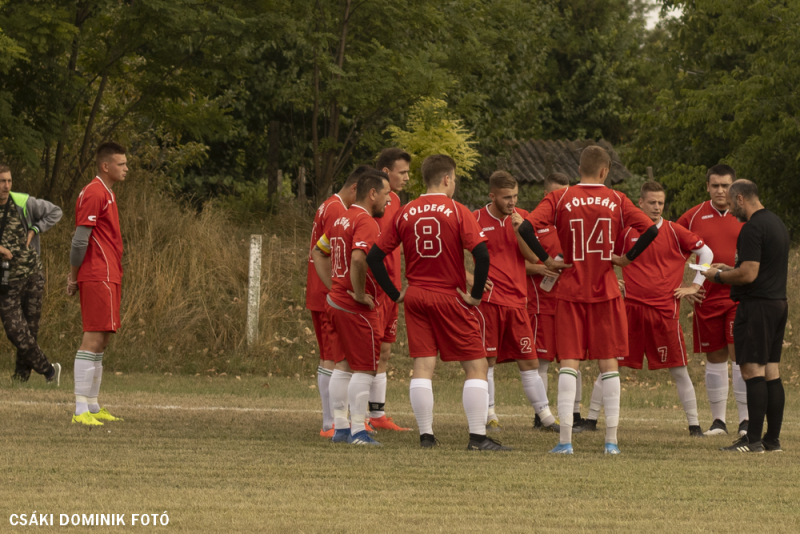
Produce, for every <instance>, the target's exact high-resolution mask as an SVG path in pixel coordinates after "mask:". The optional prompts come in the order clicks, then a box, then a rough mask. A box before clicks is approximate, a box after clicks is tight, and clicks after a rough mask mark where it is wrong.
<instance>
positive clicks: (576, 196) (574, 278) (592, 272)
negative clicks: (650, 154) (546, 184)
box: [528, 184, 653, 302]
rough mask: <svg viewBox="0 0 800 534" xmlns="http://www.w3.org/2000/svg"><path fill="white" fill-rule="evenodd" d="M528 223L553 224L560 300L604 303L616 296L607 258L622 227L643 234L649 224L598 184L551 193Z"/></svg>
mask: <svg viewBox="0 0 800 534" xmlns="http://www.w3.org/2000/svg"><path fill="white" fill-rule="evenodd" d="M528 220H529V221H530V222H531V224H532V225H533V227H534V228H543V227H546V226H548V225H553V226H555V227H556V229H557V231H558V239H559V241H560V242H561V250H562V251H563V254H564V261H565V262H566V263H571V264H572V268H571V269H565V270H564V271H563V272H562V273H561V276H560V277H559V280H558V283H559V285H560V286H561V287H560V288H559V290H558V298H560V299H562V300H568V301H571V302H603V301H606V300H611V299H614V298H617V297H619V296H620V292H619V287H618V286H617V276H616V274H614V265H613V264H612V263H611V255H612V253H613V252H614V243H615V242H616V241H617V239H618V236H620V235H621V234H622V230H623V229H624V228H625V227H626V226H632V227H634V228H635V229H637V230H639V231H640V232H642V233H644V232H645V231H646V230H647V229H648V228H650V227H651V226H653V221H651V220H650V218H649V217H648V216H647V215H645V214H644V213H643V212H642V210H640V209H639V208H637V207H636V206H634V205H633V202H631V201H630V200H628V197H626V196H625V195H624V194H622V193H619V192H618V191H614V190H613V189H609V188H607V187H606V186H604V185H602V184H598V185H593V184H578V185H576V186H572V187H567V188H565V189H559V190H557V191H553V192H552V193H550V194H549V195H547V196H546V197H544V200H542V202H541V203H540V204H539V205H538V206H537V207H536V209H535V210H534V211H533V213H531V215H530V217H528Z"/></svg>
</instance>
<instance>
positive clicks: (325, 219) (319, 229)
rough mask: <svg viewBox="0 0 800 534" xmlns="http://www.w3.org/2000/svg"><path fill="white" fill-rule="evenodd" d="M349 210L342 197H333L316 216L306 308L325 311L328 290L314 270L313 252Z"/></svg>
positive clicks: (309, 256) (312, 229) (309, 258)
mask: <svg viewBox="0 0 800 534" xmlns="http://www.w3.org/2000/svg"><path fill="white" fill-rule="evenodd" d="M346 211H347V208H346V207H345V205H344V201H343V200H342V197H340V196H339V195H333V196H331V197H330V198H329V199H328V200H326V201H325V202H323V203H322V205H321V206H320V207H319V209H317V213H316V215H314V226H312V227H311V246H310V247H309V249H308V273H306V308H308V309H309V310H313V311H318V312H324V311H325V297H327V296H328V288H327V287H325V284H323V283H322V280H320V279H319V276H318V275H317V270H316V269H315V268H314V260H312V259H311V251H312V250H314V245H316V244H317V241H319V238H320V237H322V236H323V235H325V234H326V233H327V232H329V231H330V229H331V226H333V222H334V221H335V220H336V219H338V218H339V217H341V216H342V215H343V214H344V212H346Z"/></svg>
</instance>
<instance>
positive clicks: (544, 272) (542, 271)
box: [525, 245, 558, 277]
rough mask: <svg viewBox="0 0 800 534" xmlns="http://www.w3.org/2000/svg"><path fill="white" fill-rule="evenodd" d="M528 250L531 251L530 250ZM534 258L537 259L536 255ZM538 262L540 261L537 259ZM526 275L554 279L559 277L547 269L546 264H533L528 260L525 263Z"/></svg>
mask: <svg viewBox="0 0 800 534" xmlns="http://www.w3.org/2000/svg"><path fill="white" fill-rule="evenodd" d="M526 246H527V245H526ZM528 250H530V249H528ZM531 254H533V252H531ZM534 257H535V255H534ZM537 260H538V258H537ZM525 274H528V275H534V276H535V275H538V276H552V277H556V276H558V273H557V272H553V271H551V270H550V269H548V268H547V266H546V265H545V264H543V263H538V262H537V263H532V262H530V261H527V260H526V261H525Z"/></svg>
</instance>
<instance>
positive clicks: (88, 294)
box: [78, 282, 122, 332]
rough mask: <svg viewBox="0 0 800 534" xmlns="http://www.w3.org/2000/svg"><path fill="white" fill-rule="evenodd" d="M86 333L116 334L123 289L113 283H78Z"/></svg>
mask: <svg viewBox="0 0 800 534" xmlns="http://www.w3.org/2000/svg"><path fill="white" fill-rule="evenodd" d="M78 291H80V294H81V319H82V320H83V331H84V332H116V331H117V329H118V328H119V324H120V320H119V306H120V301H121V300H122V288H121V286H120V285H119V284H114V283H112V282H78Z"/></svg>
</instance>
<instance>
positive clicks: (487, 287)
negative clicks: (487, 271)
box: [483, 278, 494, 293]
mask: <svg viewBox="0 0 800 534" xmlns="http://www.w3.org/2000/svg"><path fill="white" fill-rule="evenodd" d="M493 288H494V282H492V281H491V280H489V279H488V278H487V279H486V284H484V286H483V292H484V293H488V292H489V291H491V290H492V289H493Z"/></svg>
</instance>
